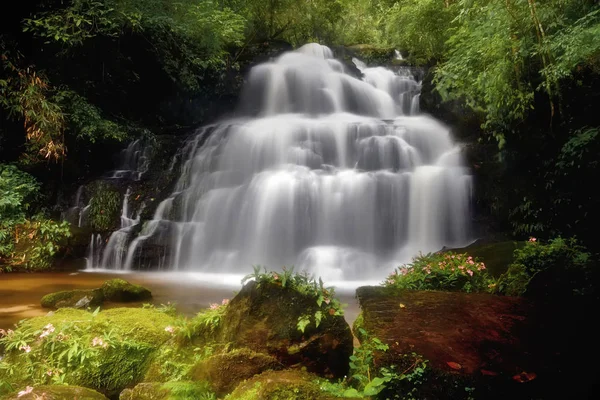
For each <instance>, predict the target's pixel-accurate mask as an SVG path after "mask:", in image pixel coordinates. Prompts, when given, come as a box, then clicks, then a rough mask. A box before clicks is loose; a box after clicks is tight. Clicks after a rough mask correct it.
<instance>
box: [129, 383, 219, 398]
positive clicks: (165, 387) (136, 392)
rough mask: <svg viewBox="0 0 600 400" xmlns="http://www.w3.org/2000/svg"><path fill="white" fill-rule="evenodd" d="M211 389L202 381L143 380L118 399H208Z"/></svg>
mask: <svg viewBox="0 0 600 400" xmlns="http://www.w3.org/2000/svg"><path fill="white" fill-rule="evenodd" d="M211 394H212V393H211V391H210V390H209V389H208V388H207V385H206V384H205V383H202V382H167V383H159V382H150V383H148V382H144V383H140V384H138V385H136V386H135V387H134V388H132V389H125V390H123V391H122V392H121V395H120V396H119V400H190V399H210V398H212V397H211Z"/></svg>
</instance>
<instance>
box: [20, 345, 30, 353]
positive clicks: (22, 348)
mask: <svg viewBox="0 0 600 400" xmlns="http://www.w3.org/2000/svg"><path fill="white" fill-rule="evenodd" d="M19 350H23V351H24V352H25V353H29V352H30V351H31V346H29V345H27V346H21V347H19Z"/></svg>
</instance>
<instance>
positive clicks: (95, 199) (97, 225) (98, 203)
mask: <svg viewBox="0 0 600 400" xmlns="http://www.w3.org/2000/svg"><path fill="white" fill-rule="evenodd" d="M120 205H121V194H120V193H119V192H118V191H116V190H115V189H114V188H113V187H112V186H111V185H109V184H108V183H106V182H102V181H98V182H96V185H95V187H94V188H93V195H92V198H91V199H90V208H89V221H90V225H91V226H92V228H94V229H96V230H99V231H106V230H110V229H111V228H113V227H115V226H116V224H117V222H118V217H119V209H120Z"/></svg>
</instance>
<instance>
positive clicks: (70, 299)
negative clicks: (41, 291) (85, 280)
mask: <svg viewBox="0 0 600 400" xmlns="http://www.w3.org/2000/svg"><path fill="white" fill-rule="evenodd" d="M86 297H87V300H85V299H84V298H86ZM103 301H104V296H103V294H102V291H100V290H99V289H92V290H86V289H83V290H66V291H63V292H56V293H50V294H47V295H45V296H44V297H42V300H41V304H42V307H46V308H64V307H77V308H85V307H98V306H99V305H101V304H102V302H103ZM79 302H81V303H84V305H83V306H78V303H79Z"/></svg>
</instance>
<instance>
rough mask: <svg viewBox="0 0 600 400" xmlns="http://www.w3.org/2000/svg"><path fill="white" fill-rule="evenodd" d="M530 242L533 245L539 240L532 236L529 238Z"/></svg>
mask: <svg viewBox="0 0 600 400" xmlns="http://www.w3.org/2000/svg"><path fill="white" fill-rule="evenodd" d="M529 241H530V242H532V243H533V242H537V239H536V238H534V237H533V236H532V237H530V238H529Z"/></svg>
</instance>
